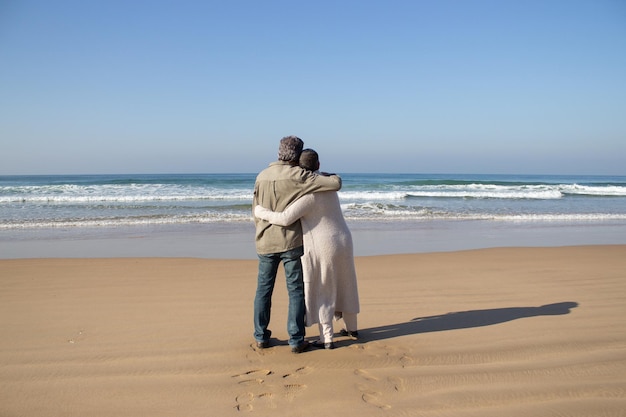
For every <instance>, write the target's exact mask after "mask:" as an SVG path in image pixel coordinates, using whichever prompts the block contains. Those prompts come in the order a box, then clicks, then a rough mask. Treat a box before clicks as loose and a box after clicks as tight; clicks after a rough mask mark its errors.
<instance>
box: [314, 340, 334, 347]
mask: <svg viewBox="0 0 626 417" xmlns="http://www.w3.org/2000/svg"><path fill="white" fill-rule="evenodd" d="M311 346H313V347H314V348H317V349H334V348H335V343H333V342H328V343H322V342H321V341H320V340H316V341H315V342H313V343H311Z"/></svg>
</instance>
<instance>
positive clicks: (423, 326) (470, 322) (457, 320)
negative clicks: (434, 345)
mask: <svg viewBox="0 0 626 417" xmlns="http://www.w3.org/2000/svg"><path fill="white" fill-rule="evenodd" d="M575 307H578V303H576V302H573V301H566V302H562V303H555V304H546V305H543V306H540V307H509V308H494V309H489V310H470V311H458V312H454V313H447V314H442V315H438V316H429V317H416V318H414V319H411V320H410V321H407V322H404V323H398V324H389V325H386V326H379V327H370V328H367V329H360V330H359V336H360V337H359V342H371V341H374V340H382V339H389V338H392V337H398V336H406V335H410V334H416V333H428V332H440V331H444V330H455V329H468V328H470V327H482V326H491V325H493V324H498V323H504V322H507V321H511V320H517V319H522V318H525V317H536V316H556V315H561V314H569V313H570V309H572V308H575Z"/></svg>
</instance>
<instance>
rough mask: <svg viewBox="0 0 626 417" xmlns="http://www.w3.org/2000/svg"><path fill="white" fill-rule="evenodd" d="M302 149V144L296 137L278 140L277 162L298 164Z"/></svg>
mask: <svg viewBox="0 0 626 417" xmlns="http://www.w3.org/2000/svg"><path fill="white" fill-rule="evenodd" d="M302 148H304V142H303V141H302V139H300V138H299V137H297V136H285V137H284V138H282V139H281V140H280V146H279V147H278V160H279V161H287V162H298V159H299V158H300V153H302Z"/></svg>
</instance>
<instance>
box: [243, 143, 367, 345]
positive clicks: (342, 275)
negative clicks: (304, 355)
mask: <svg viewBox="0 0 626 417" xmlns="http://www.w3.org/2000/svg"><path fill="white" fill-rule="evenodd" d="M303 148H304V142H303V141H302V139H300V138H298V137H296V136H286V137H284V138H282V139H281V141H280V145H279V148H278V161H275V162H272V163H271V164H270V165H269V167H267V168H266V169H265V170H263V171H261V172H260V173H259V175H258V176H257V178H256V182H255V185H254V197H253V204H252V206H253V210H254V214H255V219H254V220H255V225H256V236H255V241H256V249H257V254H258V257H259V271H258V277H257V290H256V295H255V299H254V338H255V342H256V344H255V346H256V348H257V349H266V348H268V347H270V336H271V334H272V332H271V331H270V330H269V329H268V326H269V323H270V314H271V305H272V293H273V291H274V284H275V282H276V275H277V272H278V268H279V266H280V263H281V262H282V264H283V267H284V270H285V278H286V281H287V292H288V295H289V308H288V317H287V332H288V334H289V346H290V347H291V351H292V352H293V353H301V352H304V351H305V350H307V349H309V347H310V346H311V344H309V342H307V341H306V340H305V338H304V337H305V326H312V325H314V324H316V323H317V324H318V326H319V331H320V338H319V340H318V341H316V342H314V343H313V346H315V347H323V348H325V349H333V348H334V347H335V345H334V342H333V335H334V330H333V318H335V319H339V318H343V321H344V324H345V329H342V330H341V334H342V335H345V336H350V337H352V338H357V337H358V332H357V313H358V312H359V296H358V291H357V283H356V272H355V268H354V257H353V247H352V236H351V234H350V230H349V229H348V226H347V224H346V222H345V219H344V217H343V214H342V212H341V207H340V205H339V198H338V196H337V191H338V190H339V189H340V188H341V178H340V177H339V176H337V175H335V174H324V173H320V172H319V159H318V155H317V153H316V152H315V151H314V150H312V149H304V150H303Z"/></svg>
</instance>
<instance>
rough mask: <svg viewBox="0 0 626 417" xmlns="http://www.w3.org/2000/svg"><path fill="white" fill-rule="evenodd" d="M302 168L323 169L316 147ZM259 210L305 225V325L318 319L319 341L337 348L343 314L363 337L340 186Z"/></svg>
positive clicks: (280, 221)
mask: <svg viewBox="0 0 626 417" xmlns="http://www.w3.org/2000/svg"><path fill="white" fill-rule="evenodd" d="M300 166H301V167H302V168H305V169H308V170H311V171H318V170H319V157H318V155H317V152H315V151H314V150H312V149H305V150H303V151H302V154H301V156H300ZM254 214H255V215H256V216H257V217H258V218H260V219H263V220H266V221H268V222H270V223H273V224H277V225H280V226H287V225H290V224H292V223H294V222H295V221H297V220H298V219H300V222H301V224H302V232H303V242H304V255H303V256H302V268H303V270H304V291H305V303H306V324H307V326H312V325H313V324H315V323H318V325H319V329H320V341H319V342H316V343H314V345H317V346H319V347H321V346H322V345H323V346H324V348H326V349H333V348H334V347H335V345H334V342H333V335H334V331H333V318H335V317H336V318H341V317H342V318H343V320H344V323H345V325H346V329H344V330H342V331H341V334H342V335H345V336H348V335H349V336H351V337H352V338H357V337H358V331H357V314H358V313H359V295H358V289H357V282H356V271H355V268H354V254H353V246H352V235H351V233H350V230H349V229H348V225H347V224H346V221H345V219H344V217H343V213H342V212H341V206H340V204H339V197H338V196H337V192H336V191H325V192H318V193H311V194H307V195H305V196H302V197H300V198H299V199H298V200H296V201H295V202H293V203H292V204H291V205H289V206H288V207H287V208H286V209H285V211H282V212H273V211H271V210H268V209H265V208H263V207H261V206H256V207H255V210H254Z"/></svg>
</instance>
